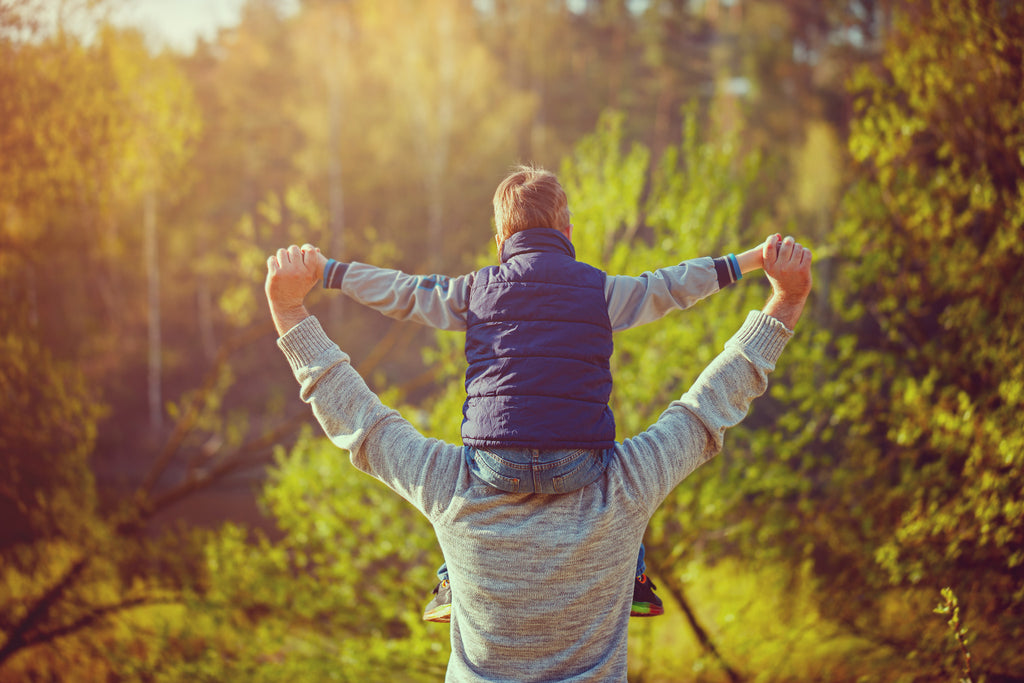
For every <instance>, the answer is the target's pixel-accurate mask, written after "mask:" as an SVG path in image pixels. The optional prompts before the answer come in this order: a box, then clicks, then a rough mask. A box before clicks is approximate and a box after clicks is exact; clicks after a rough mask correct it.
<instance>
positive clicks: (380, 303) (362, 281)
mask: <svg viewBox="0 0 1024 683" xmlns="http://www.w3.org/2000/svg"><path fill="white" fill-rule="evenodd" d="M472 280H473V274H472V273H470V274H468V275H461V276H459V277H455V278H450V277H447V276H445V275H409V274H407V273H403V272H402V271H400V270H393V269H391V268H378V267H376V266H371V265H368V264H365V263H357V262H352V263H344V262H341V261H334V260H331V261H328V262H327V266H326V267H325V268H324V287H326V288H328V289H340V290H341V291H342V293H344V294H346V295H348V296H349V297H351V298H352V299H355V300H356V301H358V302H359V303H361V304H363V305H364V306H369V307H370V308H372V309H374V310H376V311H378V312H380V313H382V314H384V315H386V316H388V317H389V318H394V319H396V320H411V321H413V322H417V323H420V324H421V325H428V326H430V327H436V328H438V329H441V330H465V329H466V311H467V309H468V307H469V288H470V286H471V284H472Z"/></svg>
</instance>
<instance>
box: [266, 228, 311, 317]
mask: <svg viewBox="0 0 1024 683" xmlns="http://www.w3.org/2000/svg"><path fill="white" fill-rule="evenodd" d="M315 253H316V254H317V255H319V252H315ZM316 263H317V259H316V258H306V259H304V258H303V252H302V250H301V249H299V247H297V246H296V245H294V244H293V245H291V246H290V247H288V248H287V249H278V250H277V253H276V254H274V255H272V256H270V257H269V258H268V259H267V281H266V284H265V286H264V288H265V290H266V293H267V303H269V304H270V315H271V316H272V317H273V318H274V325H275V326H276V327H277V331H278V334H282V335H283V334H284V333H285V332H287V331H288V330H290V329H291V328H292V327H294V326H295V325H297V324H299V323H300V322H302V320H303V319H305V318H306V317H307V316H308V315H309V313H308V312H307V311H306V309H305V307H304V306H303V305H302V302H303V300H304V299H305V298H306V295H307V294H309V291H310V290H311V289H313V287H315V286H316V283H317V281H318V280H319V276H318V275H317V266H316ZM321 270H322V268H321Z"/></svg>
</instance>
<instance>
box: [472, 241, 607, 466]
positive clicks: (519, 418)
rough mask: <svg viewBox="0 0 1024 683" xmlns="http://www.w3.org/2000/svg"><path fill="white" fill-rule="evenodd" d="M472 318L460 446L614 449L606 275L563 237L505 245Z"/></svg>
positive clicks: (481, 281) (476, 286) (479, 279)
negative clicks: (578, 254)
mask: <svg viewBox="0 0 1024 683" xmlns="http://www.w3.org/2000/svg"><path fill="white" fill-rule="evenodd" d="M501 252H502V253H501V255H502V263H501V265H498V266H489V267H487V268H484V269H482V270H480V271H478V272H477V273H476V275H475V277H474V280H473V284H472V287H471V288H470V294H469V311H468V313H467V316H466V360H467V361H468V363H469V367H468V369H467V370H466V403H465V405H464V406H463V409H462V412H463V421H462V441H463V443H464V444H466V445H467V446H473V447H476V448H502V447H505V448H511V447H521V448H536V449H540V450H554V449H562V448H589V449H604V448H611V447H612V446H613V445H614V443H615V420H614V418H613V417H612V412H611V409H610V408H609V407H608V399H609V397H610V396H611V390H612V375H611V369H610V366H609V360H610V358H611V355H612V329H611V323H610V322H609V320H608V304H607V302H606V300H605V293H604V287H605V274H604V273H603V272H602V271H600V270H598V269H597V268H594V267H593V266H589V265H587V264H585V263H580V262H579V261H577V260H576V252H575V250H574V249H573V246H572V242H570V241H569V240H568V239H567V238H566V237H565V236H564V235H563V234H562V233H560V232H558V231H557V230H552V229H550V228H532V229H529V230H524V231H522V232H519V233H516V234H514V235H512V236H511V237H509V238H508V239H507V240H505V243H504V244H503V245H502V250H501Z"/></svg>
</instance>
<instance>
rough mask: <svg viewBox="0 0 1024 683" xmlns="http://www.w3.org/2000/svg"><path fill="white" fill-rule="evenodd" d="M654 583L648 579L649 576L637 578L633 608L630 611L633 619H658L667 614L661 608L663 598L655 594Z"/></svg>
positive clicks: (642, 575)
mask: <svg viewBox="0 0 1024 683" xmlns="http://www.w3.org/2000/svg"><path fill="white" fill-rule="evenodd" d="M654 589H655V585H654V582H653V581H651V580H650V579H649V578H647V574H641V575H640V576H638V577H636V583H634V584H633V606H632V607H631V608H630V610H629V616H631V617H656V616H658V615H659V614H664V613H665V608H664V607H662V606H661V598H659V597H658V596H657V595H655V594H654Z"/></svg>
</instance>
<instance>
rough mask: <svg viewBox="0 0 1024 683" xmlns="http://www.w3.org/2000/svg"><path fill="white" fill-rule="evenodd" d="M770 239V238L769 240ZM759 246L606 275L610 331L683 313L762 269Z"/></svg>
mask: <svg viewBox="0 0 1024 683" xmlns="http://www.w3.org/2000/svg"><path fill="white" fill-rule="evenodd" d="M769 239H772V238H769ZM763 246H764V245H763V244H762V245H758V246H757V247H755V248H753V249H749V250H747V251H745V252H743V253H742V254H740V255H739V256H734V255H733V254H728V255H727V256H721V257H719V258H715V259H712V258H709V257H705V258H698V259H692V260H690V261H683V262H682V263H680V264H679V265H677V266H670V267H668V268H659V269H658V270H656V271H654V272H653V273H652V272H646V273H643V274H642V275H639V276H637V277H628V276H624V275H609V276H608V278H607V279H606V280H605V299H606V300H607V302H608V317H609V319H610V320H611V324H612V330H613V331H615V332H618V331H620V330H626V329H629V328H631V327H637V326H638V325H643V324H645V323H649V322H653V321H655V320H657V319H659V318H661V317H663V316H664V315H665V314H666V313H668V312H669V311H674V310H684V309H687V308H689V307H690V306H693V305H694V304H695V303H697V302H698V301H700V300H701V299H703V298H705V297H708V296H710V295H712V294H714V293H715V292H718V291H721V290H722V289H724V288H726V287H728V286H729V285H731V284H732V283H734V282H736V281H737V280H739V279H740V278H742V277H743V275H744V274H746V273H749V272H751V271H754V270H757V269H759V268H761V267H762V250H763Z"/></svg>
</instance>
